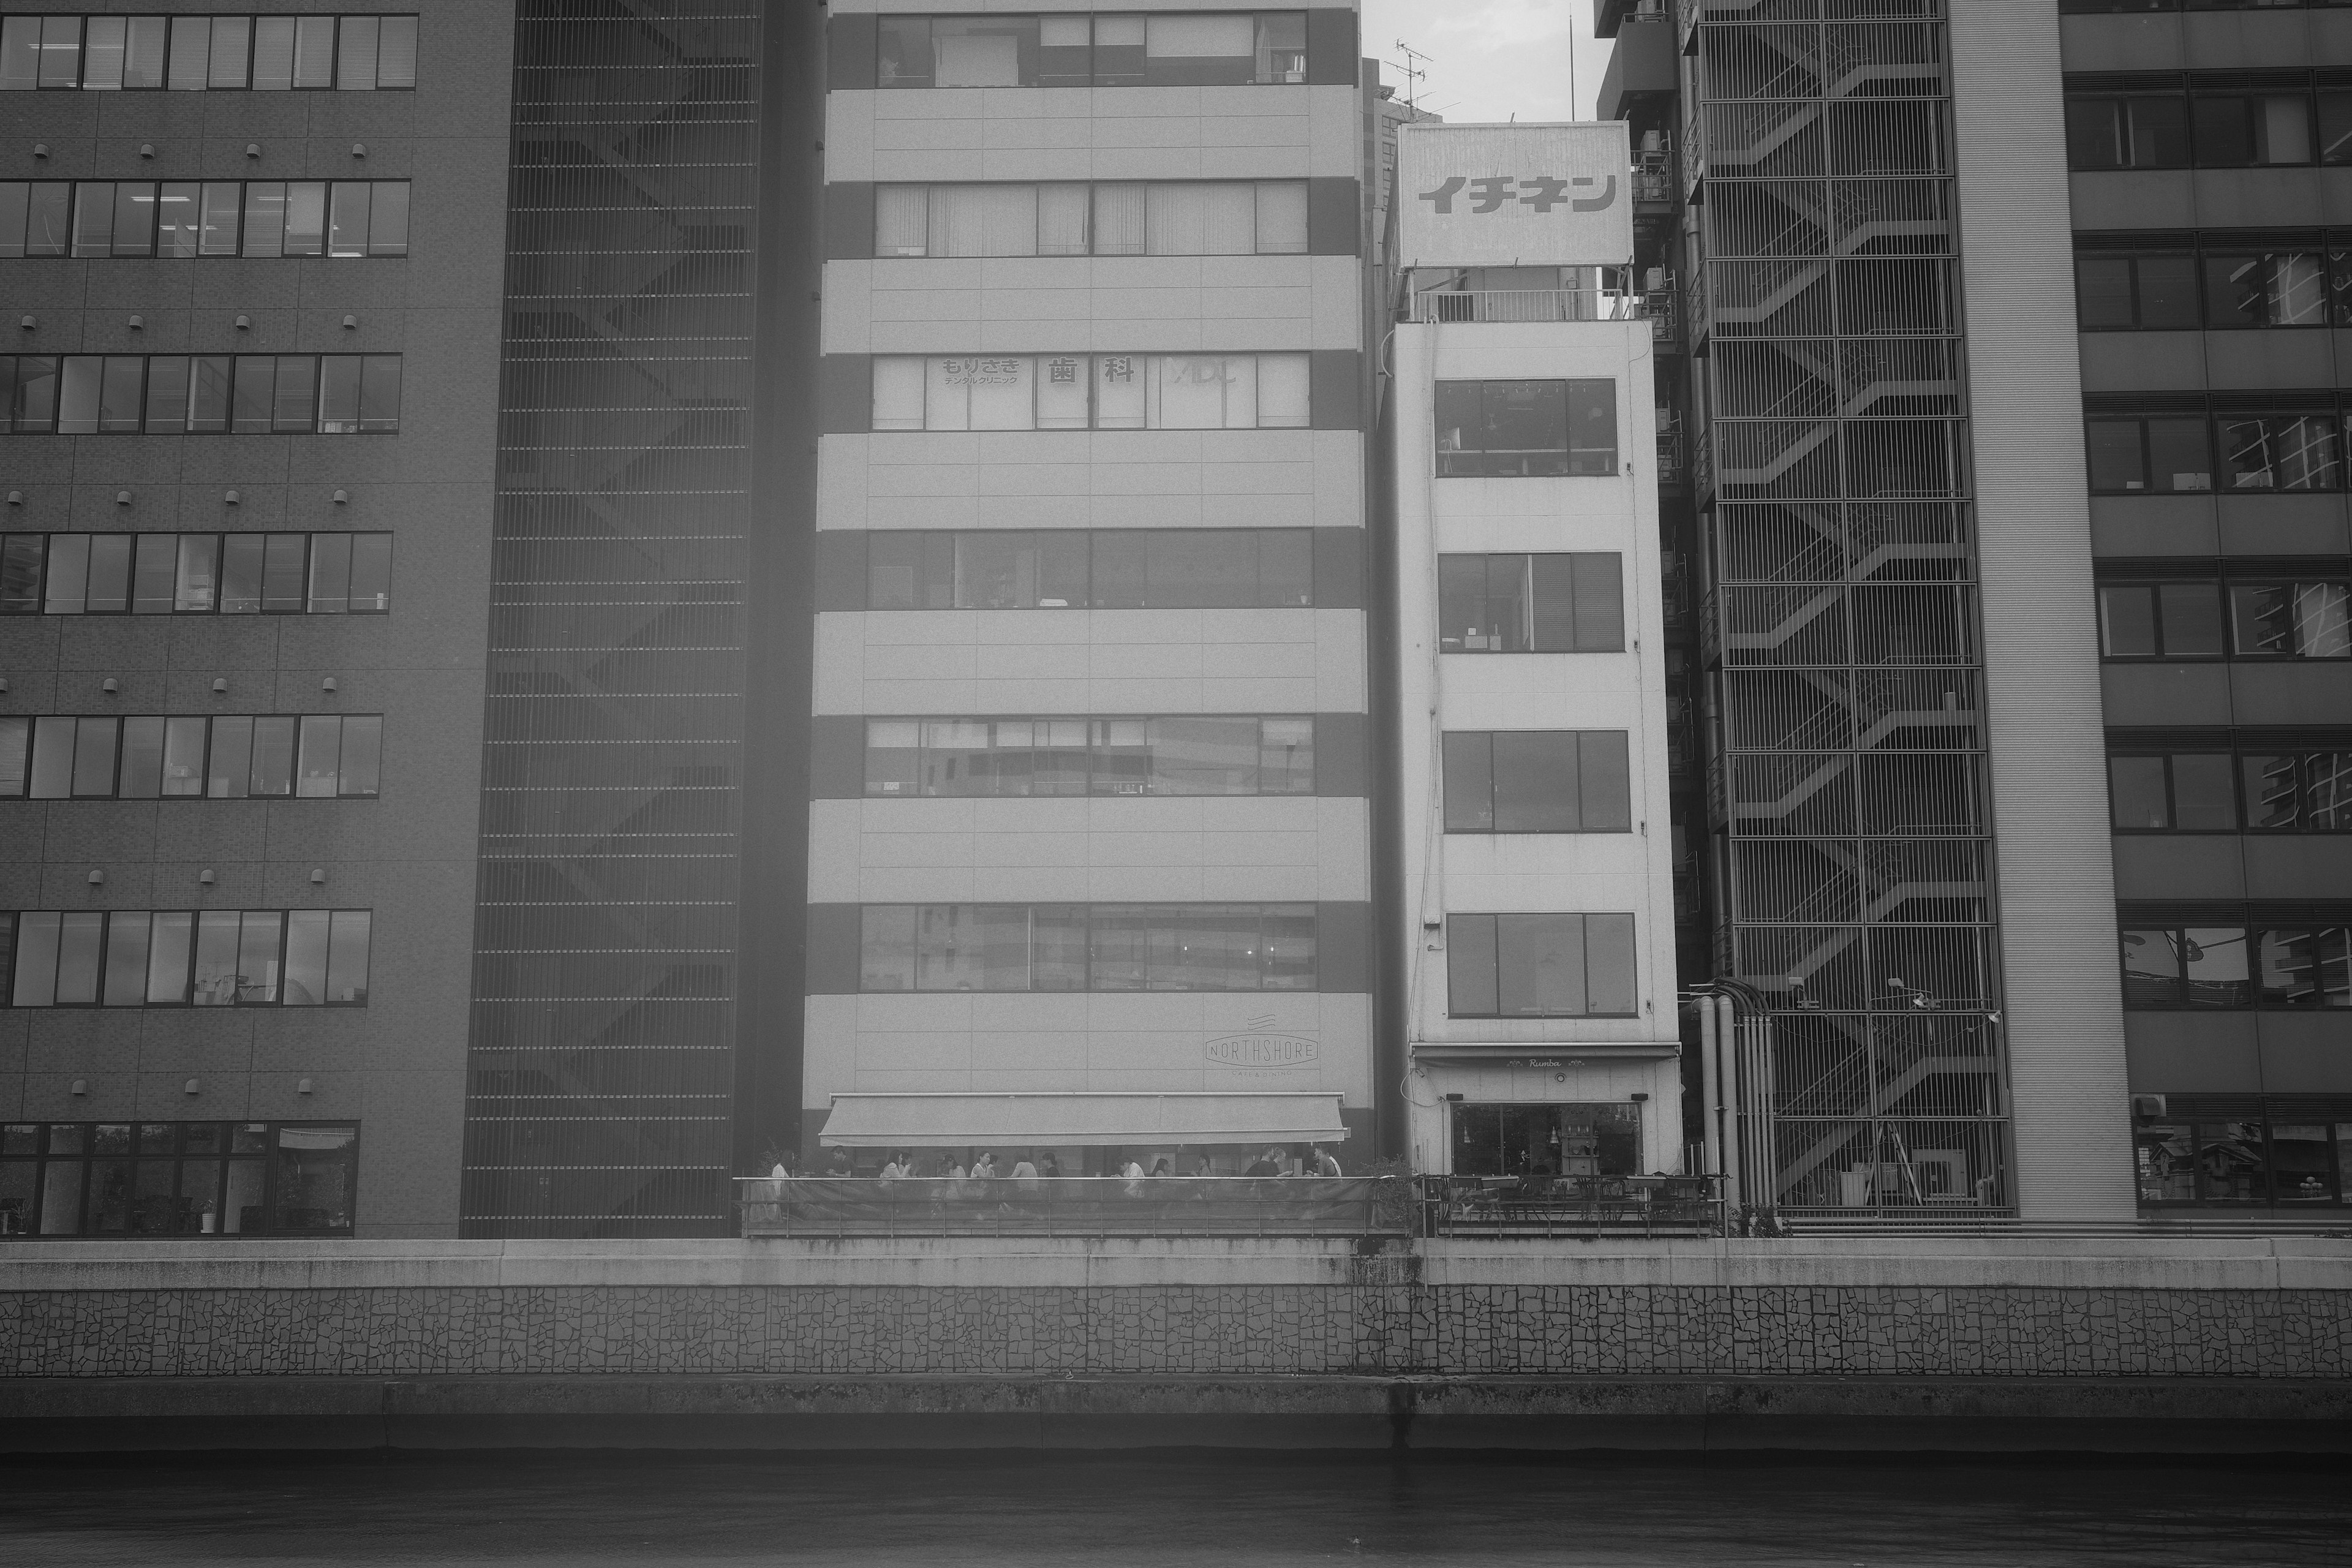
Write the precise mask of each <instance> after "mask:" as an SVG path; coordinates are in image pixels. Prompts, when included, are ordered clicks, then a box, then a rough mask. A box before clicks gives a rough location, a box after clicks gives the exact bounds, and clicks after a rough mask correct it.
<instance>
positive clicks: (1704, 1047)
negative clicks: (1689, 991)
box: [1698, 995, 1723, 1174]
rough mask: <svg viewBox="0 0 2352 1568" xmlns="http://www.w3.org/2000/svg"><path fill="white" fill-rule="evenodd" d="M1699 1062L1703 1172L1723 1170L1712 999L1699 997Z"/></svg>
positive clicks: (1721, 1095)
mask: <svg viewBox="0 0 2352 1568" xmlns="http://www.w3.org/2000/svg"><path fill="white" fill-rule="evenodd" d="M1698 1064H1699V1072H1700V1075H1701V1079H1700V1086H1699V1094H1700V1113H1699V1137H1700V1140H1701V1142H1702V1143H1703V1144H1704V1146H1705V1153H1704V1155H1703V1156H1702V1159H1703V1163H1702V1166H1701V1173H1702V1174H1720V1173H1722V1171H1723V1084H1722V1081H1721V1079H1722V1073H1721V1069H1720V1068H1719V1066H1718V1064H1717V1061H1716V1055H1715V998H1714V997H1712V996H1707V995H1701V996H1700V997H1699V998H1698Z"/></svg>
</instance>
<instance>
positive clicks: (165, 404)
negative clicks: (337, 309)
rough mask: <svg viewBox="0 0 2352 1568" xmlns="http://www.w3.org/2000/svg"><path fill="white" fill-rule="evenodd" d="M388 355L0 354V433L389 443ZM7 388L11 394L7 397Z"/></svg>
mask: <svg viewBox="0 0 2352 1568" xmlns="http://www.w3.org/2000/svg"><path fill="white" fill-rule="evenodd" d="M400 364H401V359H400V356H399V355H398V354H233V355H232V354H194V355H190V354H151V355H147V356H144V357H142V356H140V355H137V354H67V355H64V356H62V357H58V356H54V355H47V354H13V355H12V354H0V393H11V395H8V396H7V397H6V398H5V403H0V407H5V409H6V417H5V419H0V432H14V433H15V434H16V435H20V436H25V435H47V434H51V433H54V434H57V435H60V436H91V435H100V434H104V433H109V432H120V433H126V434H127V433H131V432H136V431H142V430H143V431H145V432H146V433H147V434H149V435H151V436H163V435H170V436H178V435H218V434H220V433H222V432H224V431H233V432H235V433H236V434H238V435H247V436H250V435H270V434H275V435H280V436H308V435H327V436H352V435H373V436H390V435H396V434H398V433H399V430H400ZM12 389H13V391H12Z"/></svg>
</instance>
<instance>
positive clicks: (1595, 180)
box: [1396, 120, 1633, 267]
mask: <svg viewBox="0 0 2352 1568" xmlns="http://www.w3.org/2000/svg"><path fill="white" fill-rule="evenodd" d="M1396 181H1397V184H1396V201H1397V260H1398V262H1399V264H1400V265H1402V266H1405V267H1622V266H1625V265H1626V264H1628V263H1630V262H1631V261H1632V260H1633V188H1632V187H1633V146H1632V143H1631V142H1629V141H1628V140H1627V132H1626V128H1625V122H1624V121H1622V120H1611V121H1601V122H1599V123H1595V124H1588V125H1436V124H1409V125H1401V126H1399V127H1398V128H1397V174H1396Z"/></svg>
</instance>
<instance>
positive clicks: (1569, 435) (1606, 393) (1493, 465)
mask: <svg viewBox="0 0 2352 1568" xmlns="http://www.w3.org/2000/svg"><path fill="white" fill-rule="evenodd" d="M1616 471H1617V384H1616V383H1615V382H1613V381H1603V380H1591V381H1441V382H1439V383H1438V384H1437V475H1438V478H1440V479H1455V478H1468V477H1474V476H1488V477H1494V476H1506V477H1512V478H1537V477H1548V476H1557V475H1561V474H1568V475H1592V476H1598V475H1602V474H1613V473H1615V472H1616Z"/></svg>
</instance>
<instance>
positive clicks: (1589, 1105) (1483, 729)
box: [1384, 125, 1683, 1176]
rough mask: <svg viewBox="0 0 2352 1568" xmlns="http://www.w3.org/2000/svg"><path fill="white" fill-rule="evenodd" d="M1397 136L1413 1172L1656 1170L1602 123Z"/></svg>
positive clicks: (1633, 463) (1654, 631)
mask: <svg viewBox="0 0 2352 1568" xmlns="http://www.w3.org/2000/svg"><path fill="white" fill-rule="evenodd" d="M1399 144H1400V153H1399V165H1400V170H1401V173H1400V176H1399V189H1398V194H1397V201H1398V206H1399V209H1400V220H1401V221H1400V230H1401V234H1402V240H1401V244H1400V251H1399V259H1400V262H1401V264H1402V268H1404V270H1403V271H1402V274H1401V279H1400V305H1401V309H1400V312H1399V313H1400V316H1401V318H1402V319H1401V320H1400V321H1399V322H1398V324H1397V325H1396V326H1395V327H1394V329H1393V332H1394V336H1393V338H1392V340H1391V343H1390V344H1389V348H1388V353H1387V354H1386V365H1385V367H1384V368H1385V369H1386V370H1387V372H1388V379H1387V380H1386V382H1385V384H1384V395H1385V396H1386V397H1387V398H1388V399H1389V400H1390V401H1389V405H1388V415H1387V417H1388V419H1389V420H1390V421H1391V424H1390V426H1389V428H1390V433H1391V439H1390V442H1389V446H1388V453H1387V456H1388V460H1389V462H1390V463H1391V465H1392V468H1391V474H1390V476H1389V478H1390V485H1391V489H1390V494H1391V497H1392V500H1393V506H1394V518H1395V528H1394V536H1393V548H1394V549H1395V550H1396V552H1398V560H1397V561H1396V562H1395V563H1394V568H1395V569H1394V572H1393V581H1394V582H1395V583H1396V584H1398V589H1397V593H1398V604H1397V614H1398V636H1397V638H1396V644H1395V648H1394V658H1395V659H1396V661H1397V668H1396V682H1397V684H1396V689H1397V692H1398V700H1399V704H1400V708H1401V721H1400V731H1399V732H1400V746H1399V752H1400V764H1401V765H1400V773H1401V784H1400V806H1401V816H1402V821H1403V823H1404V824H1405V833H1404V840H1405V841H1404V843H1403V845H1402V866H1403V872H1404V875H1403V878H1402V901H1403V903H1404V906H1405V907H1404V908H1403V909H1402V910H1400V911H1396V912H1395V918H1399V919H1401V920H1402V921H1403V923H1404V925H1405V928H1406V931H1407V932H1408V939H1407V942H1406V944H1405V952H1406V954H1407V960H1408V973H1407V974H1406V976H1405V985H1406V1003H1405V1013H1406V1029H1407V1035H1408V1038H1407V1050H1408V1062H1409V1065H1408V1068H1407V1072H1406V1076H1405V1082H1404V1086H1403V1087H1404V1091H1405V1095H1406V1099H1407V1103H1408V1116H1409V1119H1410V1127H1411V1138H1412V1159H1413V1163H1414V1164H1415V1166H1416V1167H1417V1168H1419V1169H1421V1170H1423V1171H1428V1172H1450V1173H1460V1174H1476V1175H1515V1174H1561V1175H1604V1176H1605V1175H1615V1174H1632V1173H1651V1172H1662V1171H1663V1172H1675V1171H1679V1170H1680V1169H1681V1168H1682V1158H1683V1156H1682V1147H1681V1146H1682V1113H1681V1074H1680V1064H1679V1061H1678V1058H1679V1055H1680V1047H1679V1046H1678V1044H1677V1038H1676V1036H1677V1026H1676V1017H1675V949H1674V896H1673V883H1672V868H1671V853H1670V830H1669V822H1668V801H1667V785H1666V765H1667V754H1666V753H1667V747H1666V733H1665V703H1664V681H1665V670H1664V637H1663V632H1662V624H1661V615H1662V611H1661V605H1660V602H1659V596H1658V595H1659V587H1658V584H1659V580H1660V562H1659V543H1658V508H1657V479H1658V475H1657V471H1656V466H1655V464H1656V451H1655V443H1654V439H1653V436H1652V433H1653V431H1654V429H1655V426H1656V416H1655V413H1654V395H1653V388H1652V371H1651V329H1650V323H1649V322H1648V321H1644V320H1643V319H1641V318H1640V315H1639V306H1638V302H1637V301H1635V300H1629V299H1627V298H1626V297H1624V296H1622V295H1618V294H1615V293H1608V292H1604V291H1603V289H1602V287H1601V285H1602V283H1603V280H1604V279H1607V278H1608V277H1609V276H1610V275H1609V274H1608V273H1607V272H1606V271H1605V270H1604V268H1605V267H1606V266H1607V265H1608V264H1611V263H1618V262H1622V261H1625V260H1629V259H1630V258H1631V254H1632V239H1631V230H1630V226H1628V225H1626V224H1625V223H1624V221H1623V214H1624V210H1625V208H1626V207H1627V206H1628V205H1630V196H1629V195H1628V194H1627V193H1625V191H1624V190H1623V184H1622V179H1612V178H1611V177H1610V175H1609V174H1608V173H1606V172H1605V171H1607V170H1610V169H1614V170H1617V171H1622V170H1623V169H1625V168H1626V167H1627V166H1628V163H1629V159H1628V156H1627V153H1626V150H1625V144H1624V137H1623V132H1622V127H1621V126H1614V125H1612V126H1607V127H1600V126H1578V127H1559V126H1522V127H1510V128H1505V127H1498V126H1405V127H1403V128H1402V129H1401V130H1400V132H1399ZM1578 160H1582V161H1584V162H1586V163H1591V165H1592V169H1593V171H1595V172H1594V173H1592V174H1591V175H1590V177H1586V178H1577V177H1575V176H1574V174H1573V173H1572V169H1571V165H1572V164H1575V163H1577V161H1578ZM1489 165H1492V167H1489ZM1449 187H1451V188H1450V189H1449ZM1563 197H1567V198H1570V199H1573V198H1582V199H1581V200H1580V201H1577V202H1576V205H1574V206H1571V205H1570V199H1562V198H1563ZM1482 208H1483V209H1484V210H1482ZM1490 218H1491V219H1492V220H1494V221H1492V222H1488V221H1487V220H1488V219H1490ZM1621 234H1622V249H1621V248H1619V246H1620V243H1621V240H1620V236H1621ZM1511 263H1517V265H1511ZM1534 263H1540V265H1538V264H1534Z"/></svg>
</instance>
